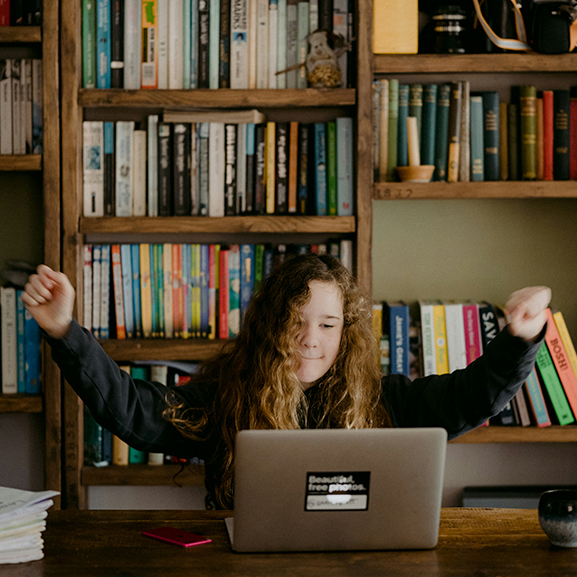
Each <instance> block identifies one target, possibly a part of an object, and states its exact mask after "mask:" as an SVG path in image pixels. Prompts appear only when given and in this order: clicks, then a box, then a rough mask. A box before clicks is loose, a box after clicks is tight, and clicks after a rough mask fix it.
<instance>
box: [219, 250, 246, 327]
mask: <svg viewBox="0 0 577 577" xmlns="http://www.w3.org/2000/svg"><path fill="white" fill-rule="evenodd" d="M240 279H241V268H240V245H238V244H232V245H230V247H229V250H228V282H229V300H228V336H229V338H232V337H235V336H237V335H238V333H239V332H240V284H241V280H240ZM222 286H223V290H226V287H225V286H224V285H222Z"/></svg>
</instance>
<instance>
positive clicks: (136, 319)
mask: <svg viewBox="0 0 577 577" xmlns="http://www.w3.org/2000/svg"><path fill="white" fill-rule="evenodd" d="M352 248H353V247H352V241H350V240H341V241H338V242H334V243H329V244H321V245H285V244H281V245H277V246H275V247H272V246H270V245H264V244H256V245H254V244H242V245H240V244H231V245H219V244H210V245H209V244H171V243H165V244H148V243H143V244H113V245H100V244H86V245H84V265H83V274H84V277H83V278H84V282H83V286H84V316H83V325H84V327H86V328H87V329H89V330H90V331H91V332H92V333H93V334H94V336H95V337H97V338H100V339H108V338H117V339H127V338H128V339H130V338H167V339H170V338H183V339H187V338H203V339H216V338H219V339H228V338H231V337H235V336H236V335H237V334H238V332H239V330H240V328H241V325H242V318H243V316H244V312H245V310H246V308H247V306H248V304H249V301H250V298H251V296H252V294H253V292H255V291H256V290H257V289H258V288H259V286H260V284H261V283H262V281H263V280H264V279H265V278H266V276H267V275H268V274H270V272H271V271H272V270H273V269H274V267H275V266H278V265H279V264H280V263H282V262H283V261H284V259H285V258H287V256H289V255H290V254H294V253H300V254H303V253H309V252H315V253H322V252H330V254H332V255H333V256H335V257H337V258H339V259H340V260H341V262H343V264H344V265H345V266H346V267H347V268H348V269H349V270H351V269H352Z"/></svg>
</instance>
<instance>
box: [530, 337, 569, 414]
mask: <svg viewBox="0 0 577 577" xmlns="http://www.w3.org/2000/svg"><path fill="white" fill-rule="evenodd" d="M536 365H537V368H538V369H539V374H540V375H541V380H542V381H543V384H544V385H545V388H546V390H547V394H548V395H549V398H550V399H551V404H552V405H553V409H554V410H555V414H556V415H557V419H558V420H559V424H560V425H568V424H569V423H573V422H574V421H575V419H574V418H573V413H572V412H571V408H570V407H569V402H568V401H567V397H566V396H565V393H564V392H563V386H562V385H561V381H560V380H559V377H558V375H557V371H556V370H555V365H554V364H553V359H552V358H551V354H550V353H549V349H548V348H547V345H546V344H545V343H543V344H542V345H541V348H540V349H539V352H538V353H537V359H536Z"/></svg>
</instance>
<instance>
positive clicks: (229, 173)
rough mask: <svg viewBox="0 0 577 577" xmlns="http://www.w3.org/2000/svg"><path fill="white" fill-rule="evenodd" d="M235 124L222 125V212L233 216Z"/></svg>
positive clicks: (234, 199)
mask: <svg viewBox="0 0 577 577" xmlns="http://www.w3.org/2000/svg"><path fill="white" fill-rule="evenodd" d="M236 148H237V141H236V125H235V124H225V125H224V151H225V173H224V174H225V177H224V197H225V202H224V214H225V216H234V215H235V214H236V213H237V211H236V204H237V198H236V152H237V151H236Z"/></svg>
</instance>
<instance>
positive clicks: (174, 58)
mask: <svg viewBox="0 0 577 577" xmlns="http://www.w3.org/2000/svg"><path fill="white" fill-rule="evenodd" d="M216 1H217V4H218V0H216ZM210 9H211V11H210V17H211V19H213V14H212V3H211V5H210ZM217 9H219V6H217ZM214 20H215V26H216V32H217V38H216V43H217V46H216V55H215V58H216V71H215V73H216V80H217V82H216V84H214V85H211V86H210V87H211V88H218V14H217V15H216V16H215V17H214ZM183 22H184V0H170V2H168V45H167V46H168V88H169V89H174V90H178V89H182V88H184V25H183ZM211 28H212V25H211ZM212 33H213V30H212V29H211V31H210V34H211V35H212ZM211 39H212V38H211ZM211 65H212V63H211ZM213 74H214V73H213Z"/></svg>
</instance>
